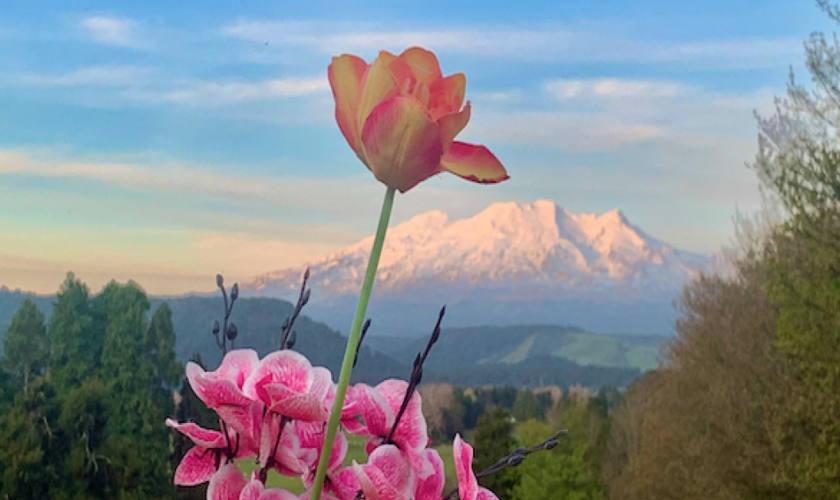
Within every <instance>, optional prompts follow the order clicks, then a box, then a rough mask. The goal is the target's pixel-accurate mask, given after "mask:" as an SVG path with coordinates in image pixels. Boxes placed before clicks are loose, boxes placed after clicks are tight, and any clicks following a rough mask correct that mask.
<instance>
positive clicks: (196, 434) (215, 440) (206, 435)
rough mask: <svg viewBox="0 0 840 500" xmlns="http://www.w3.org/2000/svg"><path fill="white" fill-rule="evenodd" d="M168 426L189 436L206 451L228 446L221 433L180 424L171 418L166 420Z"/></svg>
mask: <svg viewBox="0 0 840 500" xmlns="http://www.w3.org/2000/svg"><path fill="white" fill-rule="evenodd" d="M166 426H167V427H171V428H173V429H175V430H176V431H178V432H180V433H181V434H183V435H185V436H187V437H188V438H190V439H191V440H192V442H193V443H195V444H196V445H197V446H200V447H202V448H205V449H214V448H216V449H218V448H224V447H225V446H226V444H227V442H226V441H225V436H224V435H223V434H222V433H221V432H219V431H214V430H210V429H204V428H203V427H199V426H198V425H196V424H194V423H192V422H186V423H183V424H182V423H179V422H176V421H175V420H172V419H171V418H167V419H166Z"/></svg>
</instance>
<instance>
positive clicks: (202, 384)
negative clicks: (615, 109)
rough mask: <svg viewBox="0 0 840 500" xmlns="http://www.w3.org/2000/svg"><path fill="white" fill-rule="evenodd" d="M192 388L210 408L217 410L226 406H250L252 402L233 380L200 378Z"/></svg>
mask: <svg viewBox="0 0 840 500" xmlns="http://www.w3.org/2000/svg"><path fill="white" fill-rule="evenodd" d="M192 388H193V391H194V392H195V394H196V396H198V397H199V399H201V400H202V401H204V404H206V405H207V407H208V408H213V409H216V408H219V407H220V406H224V405H233V406H248V405H250V404H251V401H252V400H251V398H249V397H247V396H245V394H243V393H242V391H241V390H240V388H239V387H237V385H236V383H235V382H233V381H231V380H220V379H215V378H211V377H207V376H200V377H197V378H196V379H195V385H193V387H192Z"/></svg>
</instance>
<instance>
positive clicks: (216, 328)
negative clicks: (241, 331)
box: [212, 319, 221, 335]
mask: <svg viewBox="0 0 840 500" xmlns="http://www.w3.org/2000/svg"><path fill="white" fill-rule="evenodd" d="M212 329H213V335H218V334H219V330H221V327H220V326H219V320H217V319H214V320H213V327H212Z"/></svg>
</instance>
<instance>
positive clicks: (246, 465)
mask: <svg viewBox="0 0 840 500" xmlns="http://www.w3.org/2000/svg"><path fill="white" fill-rule="evenodd" d="M347 439H348V442H349V447H348V449H347V457H346V458H345V459H344V465H350V464H352V463H353V461H354V460H355V461H356V462H358V463H360V464H361V463H365V462H367V454H366V453H365V443H366V442H367V438H366V437H363V436H354V435H348V436H347ZM435 449H437V450H438V453H440V456H441V458H442V459H443V466H444V468H445V470H446V487H445V488H444V492H448V491H449V490H451V489H453V488H455V487H457V485H458V481H457V479H455V465H454V462H453V459H452V445H441V446H436V447H435ZM237 465H238V466H239V469H240V470H242V472H243V473H244V474H245V475H246V476H247V477H251V471H253V470H254V469H255V468H256V463H255V462H254V461H253V460H251V459H249V460H242V461H240V462H238V463H237ZM266 486H269V487H272V486H274V487H280V488H283V489H286V490H289V491H291V492H292V493H294V494H295V495H299V494H300V493H302V492H303V482H302V481H301V480H300V478H299V477H288V476H282V475H280V474H278V473H276V472H274V471H269V473H268V480H267V481H266Z"/></svg>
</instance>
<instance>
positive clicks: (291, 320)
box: [280, 267, 311, 350]
mask: <svg viewBox="0 0 840 500" xmlns="http://www.w3.org/2000/svg"><path fill="white" fill-rule="evenodd" d="M307 281H309V268H308V267H307V268H306V272H304V273H303V283H302V284H301V285H300V295H298V300H297V304H295V308H294V310H293V311H292V315H291V316H289V317H287V318H286V320H285V321H283V326H282V327H281V328H280V350H283V349H291V348H292V346H293V345H294V343H295V341H296V340H297V332H295V331H293V330H292V327H294V326H295V321H296V320H297V318H298V316H299V315H300V311H301V309H303V306H305V305H306V304H307V302H309V293H310V291H311V290H309V289H307V288H306V282H307ZM290 335H291V337H290ZM290 339H291V344H290V343H289V340H290Z"/></svg>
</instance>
